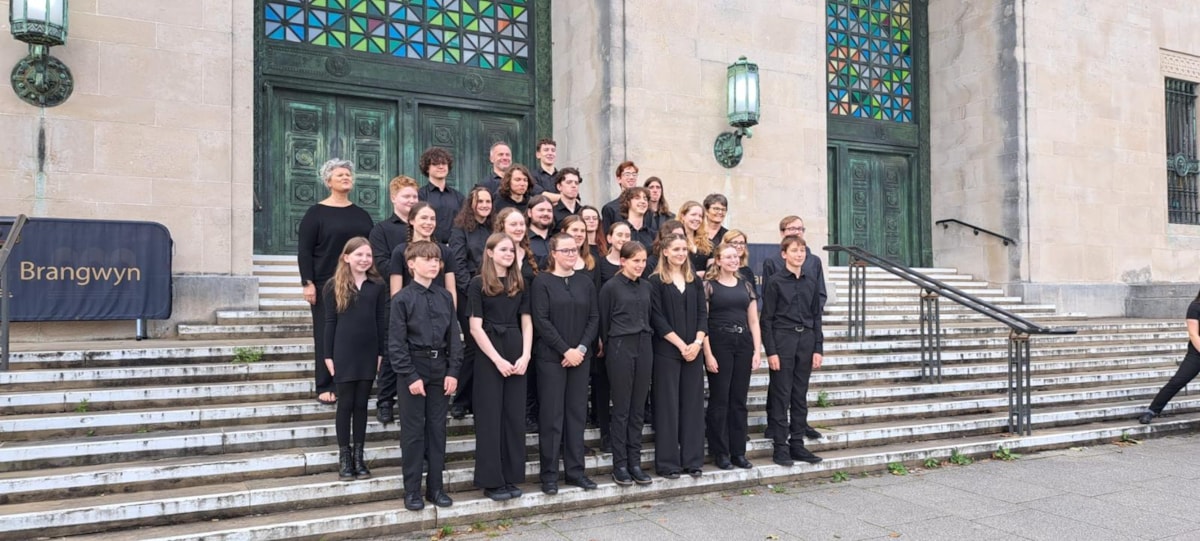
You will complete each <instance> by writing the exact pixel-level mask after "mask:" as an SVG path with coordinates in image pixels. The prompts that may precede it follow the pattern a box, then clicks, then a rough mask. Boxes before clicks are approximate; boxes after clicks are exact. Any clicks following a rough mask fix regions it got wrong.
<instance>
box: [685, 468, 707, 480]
mask: <svg viewBox="0 0 1200 541" xmlns="http://www.w3.org/2000/svg"><path fill="white" fill-rule="evenodd" d="M687 474H688V475H690V476H692V477H694V478H696V479H699V478H700V476H702V475H704V470H702V469H700V468H688V470H687Z"/></svg>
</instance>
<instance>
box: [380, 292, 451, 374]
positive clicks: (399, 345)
mask: <svg viewBox="0 0 1200 541" xmlns="http://www.w3.org/2000/svg"><path fill="white" fill-rule="evenodd" d="M391 305H392V308H391V310H392V314H391V318H390V320H389V321H388V359H389V360H390V361H391V363H392V371H394V372H395V373H396V377H397V378H398V379H399V380H400V381H403V382H404V385H405V386H408V385H412V384H413V383H414V382H416V381H417V380H418V379H426V380H428V379H441V378H444V377H453V378H457V377H458V372H459V370H460V369H461V368H462V360H463V344H462V340H461V338H460V337H459V334H460V333H459V328H458V319H457V318H456V317H455V313H454V300H453V299H451V298H450V292H449V291H446V288H444V287H442V286H440V285H437V284H431V285H430V287H425V286H423V285H421V284H419V283H417V282H413V283H412V284H410V285H409V286H408V287H405V288H404V289H402V290H400V293H397V294H396V296H394V297H392V303H391ZM414 350H424V351H426V352H428V351H430V350H439V351H441V352H445V353H447V354H446V355H438V357H437V358H431V357H429V356H427V355H426V356H422V355H414Z"/></svg>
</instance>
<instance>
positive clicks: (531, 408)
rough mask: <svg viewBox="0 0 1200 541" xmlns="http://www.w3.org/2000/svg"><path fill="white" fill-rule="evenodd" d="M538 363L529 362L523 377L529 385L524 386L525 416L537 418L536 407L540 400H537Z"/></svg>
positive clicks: (538, 405)
mask: <svg viewBox="0 0 1200 541" xmlns="http://www.w3.org/2000/svg"><path fill="white" fill-rule="evenodd" d="M537 365H538V363H529V369H528V370H526V371H525V377H526V378H528V379H529V385H527V386H526V387H525V418H526V419H537V418H538V408H539V407H540V402H539V400H538V373H537Z"/></svg>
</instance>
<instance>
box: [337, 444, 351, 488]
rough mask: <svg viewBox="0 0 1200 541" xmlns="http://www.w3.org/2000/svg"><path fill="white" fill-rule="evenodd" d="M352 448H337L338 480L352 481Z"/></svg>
mask: <svg viewBox="0 0 1200 541" xmlns="http://www.w3.org/2000/svg"><path fill="white" fill-rule="evenodd" d="M353 454H354V448H353V447H339V448H338V479H341V480H342V481H350V480H353V479H354V464H353V463H352V461H353V460H354V458H353V456H352V455H353Z"/></svg>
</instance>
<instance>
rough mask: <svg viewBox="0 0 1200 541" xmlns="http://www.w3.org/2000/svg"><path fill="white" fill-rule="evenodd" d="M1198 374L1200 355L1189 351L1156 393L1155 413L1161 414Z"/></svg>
mask: <svg viewBox="0 0 1200 541" xmlns="http://www.w3.org/2000/svg"><path fill="white" fill-rule="evenodd" d="M1196 374H1200V355H1196V354H1194V353H1188V354H1187V355H1186V356H1184V358H1183V362H1182V363H1180V365H1179V370H1176V371H1175V375H1174V376H1171V379H1169V380H1167V384H1166V385H1163V387H1162V389H1159V391H1158V394H1156V395H1154V400H1153V401H1151V402H1150V411H1152V412H1154V415H1159V414H1161V413H1162V411H1163V408H1165V407H1167V403H1168V402H1170V401H1171V399H1172V398H1175V395H1176V394H1177V393H1179V390H1180V389H1183V388H1184V387H1186V386H1187V384H1188V383H1191V382H1192V380H1193V379H1195V377H1196ZM1143 424H1145V423H1143Z"/></svg>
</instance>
